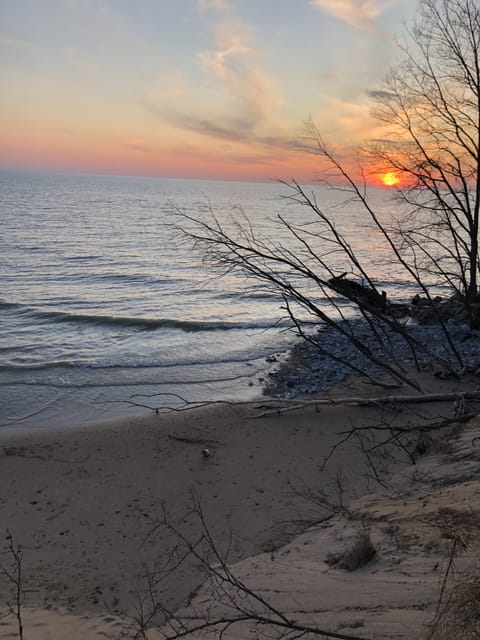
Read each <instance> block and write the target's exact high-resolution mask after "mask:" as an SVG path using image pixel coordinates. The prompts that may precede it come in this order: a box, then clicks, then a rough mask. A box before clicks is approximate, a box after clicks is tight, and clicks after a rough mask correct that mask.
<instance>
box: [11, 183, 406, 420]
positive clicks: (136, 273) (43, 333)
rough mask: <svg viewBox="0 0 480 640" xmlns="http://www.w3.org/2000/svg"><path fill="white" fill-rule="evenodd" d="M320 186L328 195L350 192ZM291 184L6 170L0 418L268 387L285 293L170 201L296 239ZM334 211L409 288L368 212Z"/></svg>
mask: <svg viewBox="0 0 480 640" xmlns="http://www.w3.org/2000/svg"><path fill="white" fill-rule="evenodd" d="M315 191H316V193H317V197H319V198H320V199H323V200H324V201H325V202H330V201H331V202H332V203H335V202H338V200H339V197H340V196H339V194H336V193H332V192H328V191H326V190H325V189H323V188H321V187H316V188H315ZM286 192H287V191H286V187H285V186H283V185H279V184H275V183H272V184H259V183H240V182H209V181H194V180H171V179H159V178H158V179H156V178H129V177H116V176H87V175H67V174H65V175H64V174H27V173H14V172H1V173H0V224H1V230H2V233H1V238H0V244H1V255H2V260H1V275H0V282H1V288H0V406H1V409H0V426H1V427H4V428H6V427H8V426H15V427H16V428H18V427H20V426H22V425H23V426H29V427H30V426H55V425H59V424H64V423H65V422H66V420H65V416H66V415H68V418H67V422H68V423H69V424H80V423H83V422H86V421H90V420H94V419H95V420H98V419H109V418H113V417H116V416H118V415H120V414H125V412H127V411H129V412H133V411H137V412H138V411H139V408H138V407H131V406H130V405H128V403H125V402H124V401H126V400H129V399H132V400H133V401H134V402H138V403H140V404H150V405H157V404H161V403H162V402H163V403H165V404H169V403H170V402H173V401H174V399H173V398H170V399H169V398H168V397H166V396H162V398H164V400H159V399H158V398H157V399H148V398H147V399H146V398H142V397H139V396H138V395H137V394H147V395H148V394H155V393H162V394H168V393H177V394H180V395H181V396H183V397H185V398H187V399H188V400H200V399H225V398H230V399H245V398H250V397H253V396H256V395H258V394H259V393H260V392H261V389H260V384H259V378H260V377H263V376H264V375H265V369H266V368H267V364H266V358H267V357H269V356H271V355H272V354H278V353H279V352H282V351H285V350H286V349H287V348H288V345H289V344H290V343H291V342H292V340H293V339H294V336H293V334H292V333H291V332H289V331H287V330H286V329H287V327H288V326H289V322H288V321H287V319H286V318H285V311H284V310H283V309H282V300H281V299H280V298H279V297H278V296H277V295H274V294H273V293H272V292H269V291H266V290H265V288H264V287H262V286H260V285H259V284H258V283H254V282H252V281H246V280H245V278H244V277H243V276H241V275H240V274H236V273H233V274H229V275H228V276H226V277H223V278H220V277H219V274H217V273H214V272H212V271H211V270H209V268H208V267H206V266H205V265H204V264H203V263H202V255H201V254H200V253H199V252H196V251H194V250H192V247H191V246H190V245H189V244H188V243H185V242H183V241H182V240H181V238H180V237H179V236H178V234H176V233H175V232H174V230H173V229H172V210H173V209H174V208H175V207H179V208H183V209H185V210H187V211H188V212H189V213H191V214H193V215H199V212H200V211H201V210H202V209H204V208H205V207H206V206H208V207H211V208H212V209H213V210H214V211H215V213H216V215H217V216H218V217H219V219H220V220H227V218H229V217H231V216H233V217H234V218H235V217H238V215H239V214H238V211H236V207H237V206H241V207H242V208H243V210H244V211H245V213H246V214H247V215H248V217H249V219H250V221H251V223H252V225H253V227H254V228H255V230H256V232H258V233H260V235H262V234H264V235H266V236H269V237H272V238H274V239H275V240H279V239H282V238H281V236H282V234H283V243H284V244H287V245H288V243H289V242H290V241H291V240H289V238H288V237H287V234H285V233H284V232H280V231H279V229H278V222H277V221H276V216H277V215H278V214H282V215H285V216H290V219H294V220H295V222H299V221H305V220H307V218H308V215H309V212H308V211H306V209H305V208H301V207H295V206H292V204H291V203H290V204H289V203H288V202H287V201H285V200H284V199H282V198H280V197H279V196H281V195H282V194H285V193H286ZM371 197H372V198H373V199H374V200H375V202H376V205H377V206H378V208H379V209H380V210H381V211H383V212H388V210H389V208H390V207H391V206H392V204H391V202H390V200H389V194H388V193H387V192H385V191H378V192H372V196H371ZM334 211H336V212H335V213H334V215H335V216H336V221H337V225H338V227H339V228H340V229H342V230H344V231H350V232H353V234H352V235H353V238H354V240H353V242H354V244H355V246H356V248H357V250H358V251H359V253H360V255H361V256H362V257H363V259H365V260H366V262H368V263H369V264H370V265H371V266H372V268H374V269H375V271H376V275H377V276H378V279H379V284H380V286H382V287H383V286H384V287H385V288H387V289H388V290H389V292H390V293H393V295H401V294H402V291H403V289H404V287H405V284H406V283H404V282H403V281H402V277H401V274H399V273H396V272H395V271H394V270H392V268H391V265H389V264H388V262H387V261H386V260H384V259H383V258H382V248H381V243H380V242H379V238H378V237H376V235H375V232H372V230H371V229H368V228H366V227H365V219H364V218H365V215H364V213H363V212H362V211H361V210H358V208H357V207H356V206H355V205H349V206H346V207H342V208H339V209H338V210H334ZM292 216H293V217H292ZM377 236H378V234H377ZM292 246H293V245H292ZM333 259H334V260H335V259H336V258H333ZM339 267H341V265H339ZM132 396H134V397H133V398H132Z"/></svg>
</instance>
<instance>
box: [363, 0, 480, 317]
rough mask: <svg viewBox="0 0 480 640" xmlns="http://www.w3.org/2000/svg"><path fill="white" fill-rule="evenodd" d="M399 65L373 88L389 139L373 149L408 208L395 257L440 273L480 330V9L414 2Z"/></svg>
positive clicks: (450, 1)
mask: <svg viewBox="0 0 480 640" xmlns="http://www.w3.org/2000/svg"><path fill="white" fill-rule="evenodd" d="M400 49H401V60H400V62H399V64H398V65H397V66H396V67H395V68H394V69H393V70H392V71H391V73H390V74H389V76H388V77H387V79H386V81H385V83H384V85H383V86H382V87H381V88H380V89H379V90H377V91H373V92H371V95H372V97H373V99H374V100H375V102H376V106H377V108H376V109H375V115H376V117H377V118H378V119H379V120H380V121H382V122H384V123H385V124H386V125H387V132H388V134H387V136H386V138H385V139H384V140H381V141H376V142H375V143H374V144H373V145H372V146H371V147H370V151H371V152H372V154H373V157H374V158H375V159H376V160H377V162H378V163H379V164H380V166H381V167H382V170H385V171H392V170H393V171H395V172H398V173H400V174H402V176H403V177H404V180H406V181H407V184H408V186H407V188H403V189H397V195H398V197H399V199H400V201H401V202H402V203H403V204H404V205H405V209H406V211H407V212H408V214H409V215H408V216H406V217H405V218H404V219H403V221H402V223H401V224H400V227H399V230H400V232H401V238H402V245H401V250H402V252H403V253H402V255H404V256H406V260H407V261H408V264H409V265H410V266H411V268H412V269H414V270H416V273H421V274H422V277H423V278H424V277H425V274H429V275H433V276H434V278H436V279H438V278H439V277H441V278H442V279H443V280H444V282H445V283H448V285H449V286H450V287H451V288H452V289H453V291H455V292H456V293H457V295H458V296H459V297H460V298H461V299H462V300H464V301H465V304H466V309H467V312H468V316H469V321H470V323H472V324H476V325H478V324H479V322H480V317H479V313H478V309H477V308H476V307H475V303H478V271H479V266H480V265H479V254H478V231H479V211H480V166H479V152H480V148H479V147H480V108H479V107H480V6H479V4H478V2H477V1H476V0H421V2H420V5H419V12H418V19H417V21H416V23H415V24H414V26H413V28H412V29H410V30H409V31H408V32H407V37H406V39H405V41H404V42H403V43H401V44H400Z"/></svg>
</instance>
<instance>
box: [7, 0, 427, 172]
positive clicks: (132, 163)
mask: <svg viewBox="0 0 480 640" xmlns="http://www.w3.org/2000/svg"><path fill="white" fill-rule="evenodd" d="M415 7H416V0H0V83H1V92H2V96H1V100H0V131H1V134H0V168H2V169H25V170H39V171H75V172H76V171H79V172H86V173H113V174H124V175H146V176H170V177H191V178H220V179H222V178H224V179H240V180H242V179H253V180H269V179H277V178H280V179H288V178H291V177H296V178H297V179H299V180H304V179H309V178H310V177H312V172H313V170H314V168H315V165H314V160H315V159H314V158H313V157H312V156H311V155H309V154H306V153H304V152H301V151H299V149H298V141H299V139H300V137H301V125H302V122H304V120H305V119H306V118H307V117H308V116H310V115H311V116H312V118H313V120H314V121H315V123H316V124H317V126H318V128H319V129H320V131H321V132H322V134H323V135H324V137H325V139H326V140H327V141H328V142H329V143H330V144H331V145H332V146H333V147H334V148H335V149H336V150H337V151H339V152H341V153H342V154H343V155H344V157H346V158H348V156H349V154H353V150H354V149H355V147H356V145H357V144H358V143H360V142H362V141H366V140H368V138H369V137H373V136H375V135H376V133H377V132H376V130H375V123H374V122H373V121H372V120H371V119H370V118H369V109H370V107H369V102H368V97H367V94H366V91H367V90H368V89H373V88H374V87H375V86H378V83H379V81H380V80H381V78H382V77H383V76H384V75H385V73H386V71H387V70H388V68H389V66H390V65H391V64H392V62H393V61H394V55H395V48H394V43H393V36H394V34H395V33H397V34H398V33H401V32H402V30H403V27H402V23H403V22H404V21H406V22H407V23H410V22H411V20H412V18H413V15H414V11H415Z"/></svg>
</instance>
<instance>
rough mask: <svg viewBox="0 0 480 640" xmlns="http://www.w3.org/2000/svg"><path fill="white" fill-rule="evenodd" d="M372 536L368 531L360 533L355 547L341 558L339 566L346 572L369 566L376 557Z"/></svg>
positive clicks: (354, 544) (354, 543) (363, 530)
mask: <svg viewBox="0 0 480 640" xmlns="http://www.w3.org/2000/svg"><path fill="white" fill-rule="evenodd" d="M376 554H377V551H376V549H375V547H374V546H373V542H372V539H371V538H370V534H369V532H368V531H367V530H366V529H362V530H361V531H359V532H358V534H357V537H356V538H355V541H354V542H353V545H352V546H351V547H350V549H347V550H346V551H345V553H344V554H343V556H342V557H341V558H340V560H339V562H338V564H337V566H338V567H339V569H345V570H346V571H355V570H356V569H360V568H361V567H364V566H365V565H366V564H368V563H369V562H370V561H371V560H373V558H374V557H375V556H376Z"/></svg>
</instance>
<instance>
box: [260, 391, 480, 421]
mask: <svg viewBox="0 0 480 640" xmlns="http://www.w3.org/2000/svg"><path fill="white" fill-rule="evenodd" d="M467 400H474V401H479V400H480V391H454V392H452V393H429V394H428V393H427V394H423V395H388V396H378V397H376V398H362V397H359V396H346V397H343V398H342V397H341V398H316V399H315V400H296V399H295V400H283V399H278V400H275V402H276V403H277V404H280V405H281V406H276V407H272V406H266V407H265V410H264V411H262V412H261V413H258V414H257V415H255V416H254V417H255V418H263V417H266V416H272V415H276V414H280V413H286V412H287V411H295V410H297V409H302V408H304V407H314V408H316V409H317V408H318V407H320V406H337V405H351V406H355V407H372V406H385V405H389V404H390V405H391V404H422V403H428V402H452V401H460V402H465V401H467Z"/></svg>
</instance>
